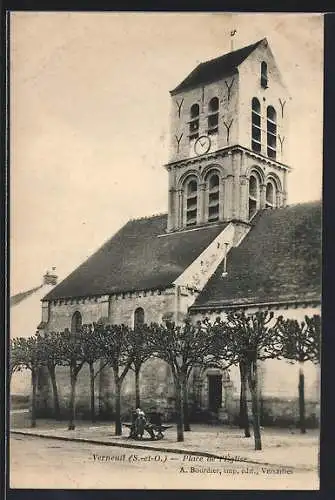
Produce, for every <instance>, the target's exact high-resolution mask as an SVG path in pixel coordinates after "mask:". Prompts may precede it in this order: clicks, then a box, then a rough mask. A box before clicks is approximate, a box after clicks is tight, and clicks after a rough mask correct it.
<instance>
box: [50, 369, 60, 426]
mask: <svg viewBox="0 0 335 500" xmlns="http://www.w3.org/2000/svg"><path fill="white" fill-rule="evenodd" d="M48 369H49V375H50V380H51V385H52V396H53V403H54V405H53V406H54V413H55V418H56V419H57V420H58V419H59V418H60V408H59V397H58V387H57V381H56V370H55V367H54V366H48Z"/></svg>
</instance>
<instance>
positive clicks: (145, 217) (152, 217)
mask: <svg viewBox="0 0 335 500" xmlns="http://www.w3.org/2000/svg"><path fill="white" fill-rule="evenodd" d="M163 215H167V212H159V213H157V214H152V215H143V216H142V217H132V218H130V219H129V222H130V221H132V222H133V221H136V220H146V219H154V218H155V217H162V216H163Z"/></svg>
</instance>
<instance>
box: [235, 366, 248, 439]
mask: <svg viewBox="0 0 335 500" xmlns="http://www.w3.org/2000/svg"><path fill="white" fill-rule="evenodd" d="M238 365H239V370H240V380H241V391H240V413H239V425H240V428H241V429H244V436H245V437H250V422H249V415H248V400H247V394H248V390H247V388H248V365H247V364H246V363H245V362H244V361H240V362H239V364H238Z"/></svg>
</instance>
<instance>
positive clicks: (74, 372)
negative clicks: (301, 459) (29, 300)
mask: <svg viewBox="0 0 335 500" xmlns="http://www.w3.org/2000/svg"><path fill="white" fill-rule="evenodd" d="M320 326H321V325H320V316H318V315H317V316H313V317H307V316H306V317H305V321H303V322H300V323H299V322H298V321H296V320H291V319H283V318H282V317H279V318H277V319H275V318H274V314H273V312H261V311H260V312H256V313H254V314H251V315H247V314H245V313H243V312H236V313H229V314H228V315H227V317H226V319H225V320H222V319H220V318H217V319H216V320H215V321H214V322H210V321H209V320H204V321H202V322H200V321H199V322H197V323H196V324H192V323H191V322H190V321H188V320H186V321H185V322H184V323H183V325H181V326H177V325H175V324H174V323H173V322H165V323H164V324H155V323H152V324H150V325H141V326H138V327H136V328H135V329H130V328H128V327H127V326H125V325H108V324H106V323H104V322H98V323H94V324H90V325H83V326H82V327H81V329H80V330H79V331H78V332H76V333H75V334H74V333H71V332H70V331H69V330H65V331H64V332H61V333H46V334H44V335H40V334H36V335H34V336H32V337H29V338H23V337H22V338H16V339H13V340H12V343H11V355H10V372H11V374H12V373H14V372H15V371H17V370H20V369H22V368H28V369H29V370H31V373H32V426H35V425H36V393H37V376H38V372H39V370H40V369H41V368H44V369H47V370H48V373H49V376H50V380H51V385H52V391H53V401H54V414H55V417H56V418H57V417H59V414H60V407H59V399H58V390H57V380H56V367H57V366H68V367H69V374H70V375H69V376H70V385H71V394H70V403H69V410H70V418H69V426H68V428H69V430H73V429H74V428H75V407H76V384H77V379H78V375H79V373H80V371H81V369H82V368H83V366H84V365H85V364H87V365H88V366H89V373H90V393H91V412H92V420H93V421H94V419H95V401H94V385H95V380H96V377H97V375H98V374H99V373H100V371H101V370H102V369H104V368H105V367H107V366H109V367H110V368H112V371H113V375H114V382H115V397H116V399H115V434H116V435H120V434H121V433H122V423H121V388H122V383H123V381H124V379H125V376H126V375H127V373H128V372H129V370H133V371H134V372H135V385H136V387H135V394H136V407H139V406H140V384H139V375H140V370H141V367H142V365H143V363H144V362H145V361H147V360H148V359H149V358H150V357H156V358H160V359H162V360H164V361H165V362H166V363H168V365H169V366H170V368H171V372H172V375H173V380H174V387H175V401H176V415H177V440H178V441H183V440H184V430H190V424H189V416H188V395H187V392H188V389H187V387H188V384H187V383H188V380H189V377H190V374H191V372H192V370H193V369H194V368H196V367H201V368H207V367H218V368H221V369H223V370H225V369H228V368H229V367H230V366H232V365H235V366H238V367H239V370H240V377H241V394H240V427H241V428H244V433H245V436H246V437H250V430H249V418H248V411H247V387H249V390H250V394H251V408H252V426H253V434H254V440H255V449H257V450H260V449H261V446H262V445H261V433H260V398H259V394H260V387H259V380H258V371H257V368H258V362H259V361H264V360H266V359H287V360H290V361H291V362H298V363H299V364H300V367H299V416H300V421H299V425H300V429H301V432H302V433H304V432H306V427H305V402H304V373H303V364H304V362H305V361H312V362H313V363H319V362H320ZM97 361H99V363H97ZM97 365H98V366H99V368H96V367H97Z"/></svg>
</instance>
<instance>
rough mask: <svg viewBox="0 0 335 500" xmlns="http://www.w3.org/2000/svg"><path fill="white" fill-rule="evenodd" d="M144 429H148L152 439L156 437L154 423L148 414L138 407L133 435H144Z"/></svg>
mask: <svg viewBox="0 0 335 500" xmlns="http://www.w3.org/2000/svg"><path fill="white" fill-rule="evenodd" d="M144 431H147V432H148V434H149V435H150V437H151V439H155V433H154V431H153V428H152V425H151V424H150V423H149V421H148V420H147V418H146V415H145V413H144V411H143V410H141V408H136V419H135V422H134V430H133V433H132V434H131V435H132V436H133V437H135V438H137V437H139V436H140V437H141V438H142V437H143V433H144Z"/></svg>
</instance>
